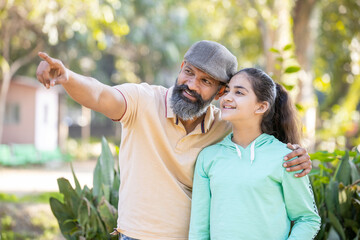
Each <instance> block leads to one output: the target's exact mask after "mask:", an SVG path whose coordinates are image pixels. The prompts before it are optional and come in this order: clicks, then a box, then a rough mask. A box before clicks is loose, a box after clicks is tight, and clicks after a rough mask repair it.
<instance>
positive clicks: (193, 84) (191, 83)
mask: <svg viewBox="0 0 360 240" xmlns="http://www.w3.org/2000/svg"><path fill="white" fill-rule="evenodd" d="M187 85H188V87H189V89H190V90H193V91H196V92H197V93H198V92H199V88H200V87H199V80H198V79H197V78H196V77H195V76H194V77H191V78H189V79H188V82H187Z"/></svg>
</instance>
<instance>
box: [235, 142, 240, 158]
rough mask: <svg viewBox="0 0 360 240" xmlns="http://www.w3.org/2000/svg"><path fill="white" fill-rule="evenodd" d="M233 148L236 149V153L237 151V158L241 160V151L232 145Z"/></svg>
mask: <svg viewBox="0 0 360 240" xmlns="http://www.w3.org/2000/svg"><path fill="white" fill-rule="evenodd" d="M234 146H235V148H236V151H237V154H238V156H239V158H240V159H241V151H240V149H239V148H238V146H237V145H236V144H235V143H234Z"/></svg>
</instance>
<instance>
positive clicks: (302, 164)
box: [283, 143, 312, 177]
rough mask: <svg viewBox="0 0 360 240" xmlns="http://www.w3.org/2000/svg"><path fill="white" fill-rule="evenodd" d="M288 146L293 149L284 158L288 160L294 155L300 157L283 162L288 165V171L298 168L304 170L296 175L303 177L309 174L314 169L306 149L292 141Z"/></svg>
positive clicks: (285, 165)
mask: <svg viewBox="0 0 360 240" xmlns="http://www.w3.org/2000/svg"><path fill="white" fill-rule="evenodd" d="M287 147H288V148H289V149H291V150H293V151H292V152H291V153H289V154H287V155H286V156H285V157H284V160H285V161H288V160H290V159H292V158H294V157H298V158H296V159H294V160H291V161H289V162H286V163H284V164H283V166H284V167H286V171H288V172H294V171H298V170H303V171H302V172H300V173H297V174H295V177H303V176H305V175H307V174H309V172H310V171H311V169H312V163H311V160H310V156H309V154H308V153H307V151H306V149H305V148H302V147H300V146H299V145H297V144H291V143H288V144H287Z"/></svg>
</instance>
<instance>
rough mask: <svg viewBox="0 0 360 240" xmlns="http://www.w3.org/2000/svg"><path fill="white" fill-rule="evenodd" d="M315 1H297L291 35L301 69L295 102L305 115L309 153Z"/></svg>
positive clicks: (313, 111)
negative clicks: (312, 35) (312, 22)
mask: <svg viewBox="0 0 360 240" xmlns="http://www.w3.org/2000/svg"><path fill="white" fill-rule="evenodd" d="M315 4H316V0H297V1H296V3H295V7H294V11H293V21H294V25H293V35H294V43H295V56H296V58H297V60H298V62H299V64H300V66H301V68H302V70H301V72H300V73H299V80H300V81H299V94H298V96H297V102H298V103H300V104H301V105H302V106H303V107H304V109H305V114H304V116H303V119H302V122H303V124H304V126H305V129H304V130H305V136H304V137H305V141H306V143H305V144H306V145H307V147H308V148H309V150H310V151H313V150H314V147H315V127H316V125H315V123H316V108H315V101H316V99H315V93H314V88H313V84H312V83H313V76H312V72H311V65H312V63H311V59H313V56H314V51H313V49H312V48H313V47H312V46H313V45H314V43H313V42H314V41H311V40H312V39H311V32H312V31H311V26H310V20H311V17H312V12H313V9H314V6H315Z"/></svg>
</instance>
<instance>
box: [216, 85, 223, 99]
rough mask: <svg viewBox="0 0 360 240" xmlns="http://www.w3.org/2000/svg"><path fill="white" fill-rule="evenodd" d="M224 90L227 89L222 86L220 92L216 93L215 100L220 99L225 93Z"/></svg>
mask: <svg viewBox="0 0 360 240" xmlns="http://www.w3.org/2000/svg"><path fill="white" fill-rule="evenodd" d="M224 91H225V86H221V88H220V90H219V92H218V93H217V94H216V96H215V100H219V98H220V97H221V96H222V95H224Z"/></svg>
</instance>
